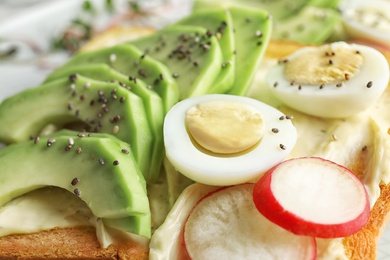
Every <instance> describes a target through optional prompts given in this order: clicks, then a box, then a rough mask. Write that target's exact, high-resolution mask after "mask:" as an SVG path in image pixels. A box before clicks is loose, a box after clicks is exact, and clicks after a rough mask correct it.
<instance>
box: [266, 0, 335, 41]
mask: <svg viewBox="0 0 390 260" xmlns="http://www.w3.org/2000/svg"><path fill="white" fill-rule="evenodd" d="M340 23H341V16H340V14H339V13H338V12H337V11H335V10H333V9H329V8H319V7H314V6H307V7H305V8H304V9H302V10H301V11H300V12H299V13H298V14H297V15H295V16H293V17H290V18H287V19H285V20H283V21H279V22H278V23H277V24H275V27H274V33H273V36H272V38H273V39H277V40H290V41H296V42H300V43H305V44H321V43H323V42H324V41H326V40H327V39H328V38H329V37H330V36H332V34H333V33H334V32H335V28H337V26H338V25H339V24H340Z"/></svg>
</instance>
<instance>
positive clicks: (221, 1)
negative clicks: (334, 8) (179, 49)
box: [193, 0, 333, 20]
mask: <svg viewBox="0 0 390 260" xmlns="http://www.w3.org/2000/svg"><path fill="white" fill-rule="evenodd" d="M332 1H333V0H332ZM307 2H308V0H295V1H291V0H273V1H272V0H271V1H270V0H215V1H210V0H195V1H194V7H193V9H194V10H195V11H196V10H209V9H210V8H221V7H223V8H229V7H234V6H238V7H244V8H249V9H261V10H264V11H267V12H269V13H271V14H272V17H273V18H274V19H275V20H281V19H284V18H287V17H290V16H293V15H294V14H295V13H296V12H298V11H299V10H300V9H301V8H303V7H304V6H305V5H306V4H307Z"/></svg>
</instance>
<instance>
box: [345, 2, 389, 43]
mask: <svg viewBox="0 0 390 260" xmlns="http://www.w3.org/2000/svg"><path fill="white" fill-rule="evenodd" d="M340 9H341V11H342V19H343V24H344V28H345V30H346V32H347V34H348V35H349V36H350V37H352V38H358V39H366V40H369V41H374V42H378V43H381V44H384V45H387V46H388V47H389V48H390V2H389V1H384V0H371V1H364V0H358V1H356V0H354V1H345V2H344V3H342V4H341V5H340Z"/></svg>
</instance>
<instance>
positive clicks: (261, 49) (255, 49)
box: [228, 7, 272, 95]
mask: <svg viewBox="0 0 390 260" xmlns="http://www.w3.org/2000/svg"><path fill="white" fill-rule="evenodd" d="M228 10H229V11H230V13H231V15H232V18H233V24H234V28H235V34H234V40H235V43H236V66H235V72H234V73H235V75H236V77H235V80H234V83H233V87H232V89H231V90H230V91H229V93H230V94H234V95H245V94H246V93H247V92H248V89H249V87H250V85H251V83H252V80H253V77H254V75H255V73H256V69H257V68H258V67H259V65H260V62H261V60H262V58H263V56H264V53H265V50H266V48H267V46H268V43H269V40H270V37H271V31H272V19H271V18H270V16H269V13H268V12H266V11H263V10H260V9H249V8H244V7H230V8H228Z"/></svg>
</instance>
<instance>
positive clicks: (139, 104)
mask: <svg viewBox="0 0 390 260" xmlns="http://www.w3.org/2000/svg"><path fill="white" fill-rule="evenodd" d="M73 122H81V123H82V124H83V127H85V130H87V131H92V132H104V133H109V134H113V135H115V136H116V137H118V138H119V139H121V140H123V141H125V142H128V143H129V144H130V145H131V149H132V151H133V153H134V156H135V159H136V161H137V162H138V164H139V166H140V168H141V170H142V172H143V173H147V172H149V167H150V163H149V158H151V154H152V140H153V136H152V133H151V130H150V128H149V123H148V121H147V117H146V112H145V109H144V104H143V101H142V99H141V98H140V97H138V96H137V95H135V94H133V93H132V92H130V91H128V90H127V89H125V88H123V87H122V86H121V85H119V84H118V83H108V82H107V83H106V82H100V81H94V80H92V79H89V78H86V77H83V76H81V75H72V76H70V77H69V78H64V79H58V80H56V81H52V82H50V83H47V84H44V85H41V86H40V87H36V88H31V89H27V90H24V91H22V92H20V93H18V94H16V95H14V96H12V97H9V98H7V99H6V100H4V101H3V102H2V103H1V104H0V125H2V126H7V127H1V128H0V142H5V143H14V142H20V141H24V140H28V139H29V138H31V137H35V136H37V135H39V133H40V130H41V129H42V128H43V127H45V126H46V125H47V124H50V123H51V124H55V125H59V126H63V125H65V124H67V123H73Z"/></svg>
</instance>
